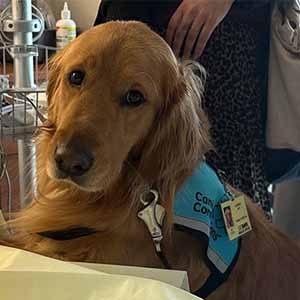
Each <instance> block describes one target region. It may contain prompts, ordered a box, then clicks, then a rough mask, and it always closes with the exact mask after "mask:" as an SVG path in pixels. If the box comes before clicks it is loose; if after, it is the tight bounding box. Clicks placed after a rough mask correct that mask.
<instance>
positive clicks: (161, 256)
mask: <svg viewBox="0 0 300 300" xmlns="http://www.w3.org/2000/svg"><path fill="white" fill-rule="evenodd" d="M156 254H157V256H158V257H159V259H160V260H161V262H162V264H163V265H164V267H165V268H166V269H169V270H171V269H172V267H171V265H170V264H169V262H168V259H167V258H166V256H165V255H164V253H163V252H158V251H156Z"/></svg>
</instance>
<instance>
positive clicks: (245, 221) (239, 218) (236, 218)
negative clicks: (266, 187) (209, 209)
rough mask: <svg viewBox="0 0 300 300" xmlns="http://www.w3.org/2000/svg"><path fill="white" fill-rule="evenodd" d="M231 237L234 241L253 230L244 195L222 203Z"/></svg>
mask: <svg viewBox="0 0 300 300" xmlns="http://www.w3.org/2000/svg"><path fill="white" fill-rule="evenodd" d="M221 208H222V215H223V218H224V223H225V227H226V231H227V234H228V237H229V239H230V240H231V241H232V240H234V239H236V238H238V237H240V236H242V235H244V234H246V233H247V232H249V231H251V230H252V226H251V223H250V219H249V215H248V211H247V206H246V203H245V198H244V196H239V197H237V198H235V199H233V200H229V201H226V202H224V203H222V204H221Z"/></svg>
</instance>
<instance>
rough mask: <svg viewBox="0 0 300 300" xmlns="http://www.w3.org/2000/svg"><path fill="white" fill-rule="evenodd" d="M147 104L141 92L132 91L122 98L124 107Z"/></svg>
mask: <svg viewBox="0 0 300 300" xmlns="http://www.w3.org/2000/svg"><path fill="white" fill-rule="evenodd" d="M144 102H145V98H144V96H143V94H142V93H141V92H140V91H137V90H130V91H128V92H127V93H126V94H125V95H124V97H123V98H122V102H121V104H122V105H124V106H132V107H136V106H139V105H141V104H143V103H144Z"/></svg>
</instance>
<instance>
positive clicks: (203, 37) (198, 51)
mask: <svg viewBox="0 0 300 300" xmlns="http://www.w3.org/2000/svg"><path fill="white" fill-rule="evenodd" d="M216 26H217V23H216V22H215V21H214V20H210V21H207V22H206V23H205V24H204V26H203V28H202V30H201V33H200V36H199V38H198V41H197V44H196V47H195V50H194V53H193V56H192V57H193V59H194V60H197V59H199V58H200V56H201V55H202V53H203V51H204V49H205V46H206V44H207V42H208V40H209V38H210V36H211V34H212V33H213V31H214V30H215V28H216Z"/></svg>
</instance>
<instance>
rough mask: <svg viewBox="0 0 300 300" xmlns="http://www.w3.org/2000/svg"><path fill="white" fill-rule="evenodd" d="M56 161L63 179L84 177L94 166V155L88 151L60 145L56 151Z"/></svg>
mask: <svg viewBox="0 0 300 300" xmlns="http://www.w3.org/2000/svg"><path fill="white" fill-rule="evenodd" d="M54 160H55V164H56V167H57V169H58V170H59V171H60V172H61V174H60V175H62V177H68V176H82V175H83V174H84V173H86V172H87V171H88V170H89V169H90V168H91V166H92V165H93V161H94V158H93V155H92V154H91V153H90V151H87V150H86V149H80V148H78V147H74V146H71V145H70V146H68V145H59V146H57V147H56V149H55V153H54Z"/></svg>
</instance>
